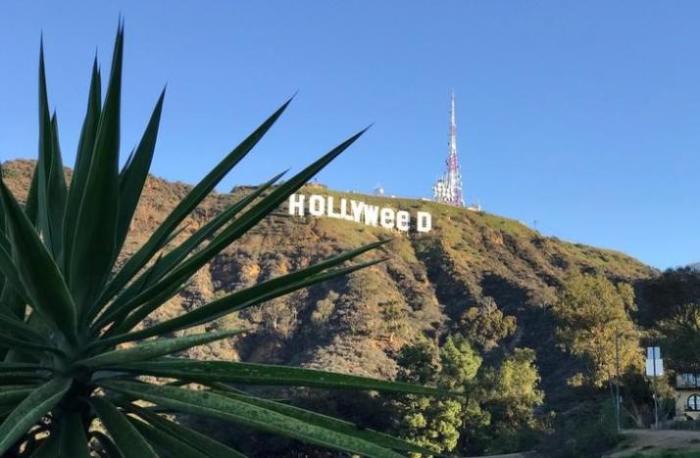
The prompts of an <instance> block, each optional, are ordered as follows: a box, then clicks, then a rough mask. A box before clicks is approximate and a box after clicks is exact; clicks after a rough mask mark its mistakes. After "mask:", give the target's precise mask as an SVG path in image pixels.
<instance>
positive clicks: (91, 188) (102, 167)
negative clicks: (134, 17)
mask: <svg viewBox="0 0 700 458" xmlns="http://www.w3.org/2000/svg"><path fill="white" fill-rule="evenodd" d="M123 48H124V31H123V29H122V28H121V26H120V27H119V30H118V31H117V38H116V40H115V44H114V55H113V57H112V71H111V74H110V79H109V85H108V87H107V96H106V98H105V104H104V108H103V109H102V113H101V115H100V121H99V125H98V128H97V135H96V137H95V146H94V151H93V153H92V159H91V161H90V169H89V171H88V175H87V178H86V180H85V187H84V189H83V192H82V196H81V197H80V207H79V209H78V212H77V218H76V222H75V232H74V233H73V234H72V238H73V240H72V243H71V254H70V264H69V266H68V282H69V285H70V290H71V292H72V293H73V296H74V297H75V302H76V304H77V305H78V309H79V310H81V311H82V310H85V309H86V307H87V306H88V304H90V303H91V301H93V300H95V299H96V298H97V297H98V296H99V294H100V292H101V291H102V288H103V286H104V284H105V282H106V281H107V277H108V275H109V274H110V272H111V269H112V264H113V262H114V258H115V257H116V255H117V253H116V252H115V251H116V239H117V221H118V215H119V129H120V123H119V113H120V104H121V101H120V99H121V78H122V54H123ZM69 236H70V235H69Z"/></svg>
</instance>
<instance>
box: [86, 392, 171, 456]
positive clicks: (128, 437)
mask: <svg viewBox="0 0 700 458" xmlns="http://www.w3.org/2000/svg"><path fill="white" fill-rule="evenodd" d="M90 403H91V404H92V405H93V407H95V410H96V411H97V415H98V416H99V417H100V420H102V423H104V425H105V428H106V429H107V432H108V433H109V435H110V436H111V437H112V440H114V444H115V445H116V446H117V448H118V449H119V452H120V453H121V454H122V455H123V456H124V458H158V455H157V454H156V452H155V451H154V450H153V448H152V447H151V445H150V444H149V443H148V441H146V439H145V438H144V437H143V436H142V435H141V433H139V432H138V430H137V429H136V428H135V427H134V425H132V424H131V422H130V421H129V420H128V419H127V418H126V416H125V415H124V414H123V413H122V412H120V411H119V409H117V407H115V406H114V404H112V403H111V402H109V401H107V400H106V399H104V398H93V399H91V400H90Z"/></svg>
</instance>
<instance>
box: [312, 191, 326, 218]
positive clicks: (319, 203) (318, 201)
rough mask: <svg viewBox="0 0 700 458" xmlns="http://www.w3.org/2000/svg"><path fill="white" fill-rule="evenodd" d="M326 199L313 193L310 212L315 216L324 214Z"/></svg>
mask: <svg viewBox="0 0 700 458" xmlns="http://www.w3.org/2000/svg"><path fill="white" fill-rule="evenodd" d="M325 207H326V199H324V198H323V196H317V195H316V194H313V195H312V196H311V197H309V213H311V214H312V215H313V216H323V214H324V213H325V211H326V208H325Z"/></svg>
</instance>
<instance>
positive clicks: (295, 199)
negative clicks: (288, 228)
mask: <svg viewBox="0 0 700 458" xmlns="http://www.w3.org/2000/svg"><path fill="white" fill-rule="evenodd" d="M305 197H306V196H305V195H303V194H301V195H297V194H292V195H291V196H289V214H290V215H292V216H294V215H297V216H304V198H305Z"/></svg>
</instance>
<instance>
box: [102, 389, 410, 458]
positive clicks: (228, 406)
mask: <svg viewBox="0 0 700 458" xmlns="http://www.w3.org/2000/svg"><path fill="white" fill-rule="evenodd" d="M104 386H105V387H106V388H108V389H110V390H114V391H116V392H118V393H124V394H127V395H131V396H135V397H138V398H140V399H143V400H146V401H150V402H153V403H156V404H158V405H161V406H165V407H171V408H173V409H177V410H180V411H182V412H187V413H191V414H195V415H203V416H207V417H213V418H218V419H221V420H225V421H231V422H235V423H239V424H243V425H246V426H250V427H253V428H255V429H259V430H262V431H267V432H271V433H276V434H281V435H284V436H288V437H291V438H294V439H299V440H302V441H304V442H308V443H311V444H316V445H321V446H324V447H328V448H332V449H336V450H342V451H346V452H350V453H358V454H361V455H364V456H368V457H376V458H399V457H401V455H400V454H398V453H396V452H394V451H392V450H390V449H386V448H384V447H381V446H379V445H376V444H374V443H372V442H368V441H366V440H364V439H361V438H358V437H356V436H352V435H349V434H344V433H340V432H337V431H334V430H332V429H326V428H322V427H320V426H317V425H314V424H310V423H307V422H304V421H300V420H297V419H296V418H293V417H289V416H286V415H283V414H281V413H279V412H275V411H272V410H269V409H265V408H263V407H260V406H256V405H252V404H248V403H245V402H241V401H238V400H235V399H231V398H228V397H226V396H222V395H220V394H216V393H210V392H205V391H194V390H188V389H183V388H177V387H171V386H157V385H149V384H145V383H135V382H105V383H104Z"/></svg>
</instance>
